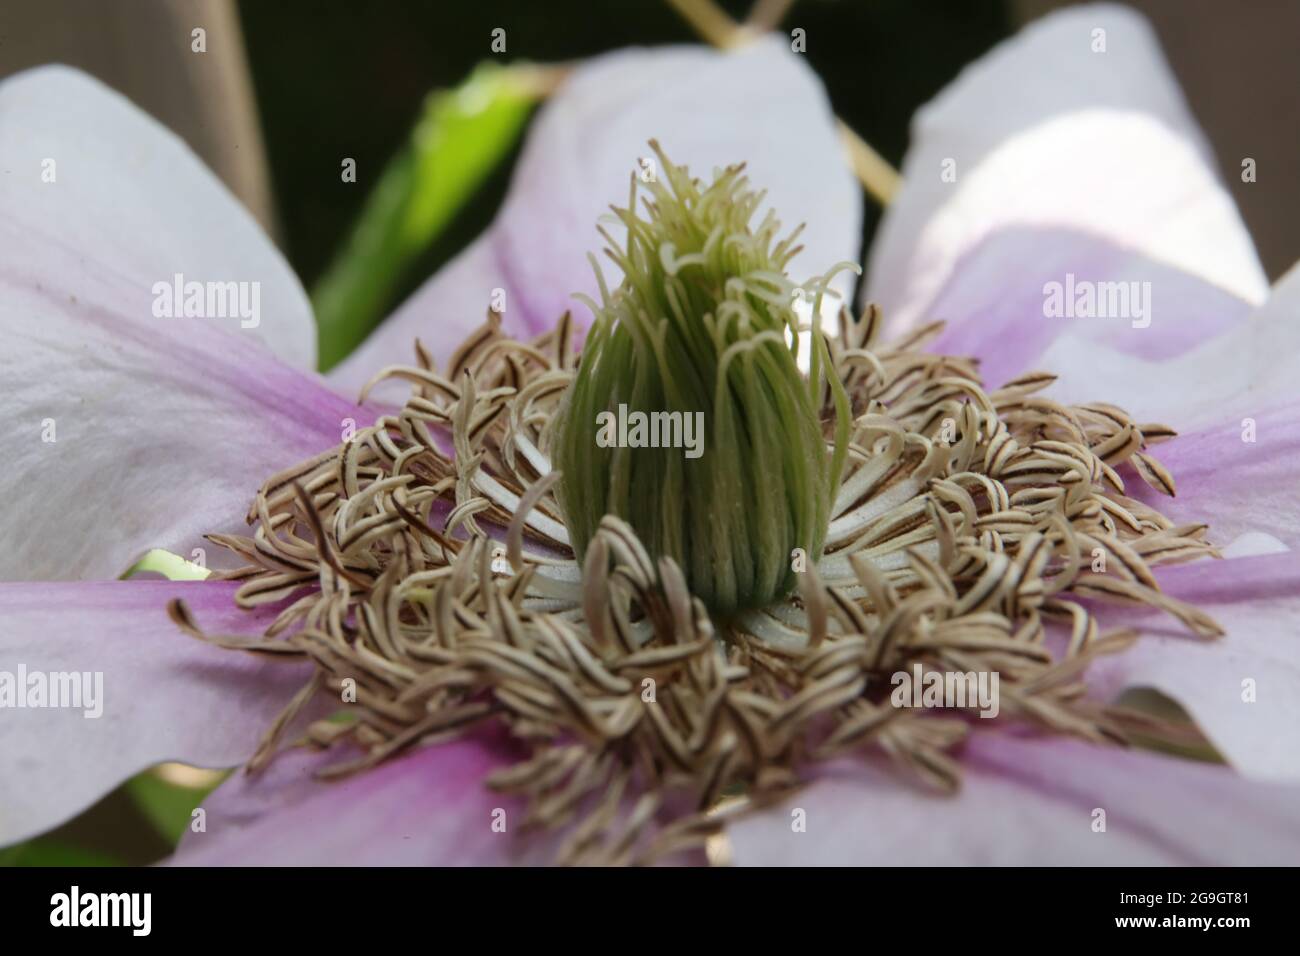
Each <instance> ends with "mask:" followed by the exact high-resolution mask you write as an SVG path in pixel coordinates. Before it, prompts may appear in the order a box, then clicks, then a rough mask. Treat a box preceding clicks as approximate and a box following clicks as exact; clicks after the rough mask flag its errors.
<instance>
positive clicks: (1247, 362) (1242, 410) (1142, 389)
mask: <svg viewBox="0 0 1300 956" xmlns="http://www.w3.org/2000/svg"><path fill="white" fill-rule="evenodd" d="M1192 314H1195V313H1192ZM1154 329H1155V325H1154V323H1153V325H1152V327H1151V328H1150V329H1146V330H1141V331H1136V330H1135V331H1134V333H1133V334H1134V336H1135V337H1136V336H1140V335H1142V334H1144V333H1145V332H1151V331H1153V330H1154ZM1112 346H1113V347H1107V346H1106V345H1104V344H1098V343H1087V344H1086V346H1085V345H1084V344H1083V343H1081V342H1080V341H1079V340H1078V339H1075V338H1070V337H1061V338H1059V339H1057V340H1056V341H1055V342H1054V343H1053V345H1052V346H1051V347H1050V348H1049V349H1048V350H1047V351H1046V352H1045V353H1043V354H1042V355H1040V356H1039V357H1038V358H1037V359H1036V360H1035V361H1034V363H1033V364H1034V365H1035V366H1036V367H1038V368H1043V369H1047V370H1049V371H1051V372H1053V373H1056V374H1057V375H1059V376H1060V378H1059V379H1058V381H1057V382H1056V384H1055V385H1053V387H1052V393H1051V394H1052V397H1053V398H1056V399H1058V400H1061V401H1067V402H1080V401H1094V400H1097V399H1104V400H1106V401H1109V402H1114V403H1115V404H1117V405H1120V406H1122V407H1124V408H1127V409H1128V410H1129V411H1131V412H1133V413H1134V414H1135V415H1137V416H1139V418H1141V420H1143V421H1163V422H1165V423H1167V424H1169V425H1172V426H1174V427H1175V428H1176V429H1178V430H1179V431H1183V432H1188V431H1196V430H1202V429H1206V428H1210V429H1218V428H1220V427H1221V426H1224V425H1225V423H1228V422H1230V421H1234V420H1235V421H1236V422H1237V424H1238V425H1240V424H1241V420H1242V418H1245V417H1256V416H1262V415H1266V414H1268V413H1269V410H1270V409H1275V408H1280V407H1282V406H1285V405H1287V404H1289V403H1292V402H1294V400H1295V397H1296V395H1297V386H1296V383H1297V381H1300V266H1293V267H1292V268H1291V270H1290V271H1289V272H1287V273H1286V275H1284V276H1282V278H1280V279H1279V280H1278V281H1277V283H1276V285H1274V287H1273V289H1272V291H1271V292H1270V294H1269V297H1268V300H1267V301H1266V302H1265V303H1264V304H1263V305H1262V306H1260V307H1259V308H1258V309H1256V310H1254V311H1253V312H1252V313H1251V314H1250V315H1249V317H1247V318H1246V319H1245V320H1244V321H1240V322H1236V323H1234V324H1233V325H1232V327H1231V328H1230V329H1229V330H1228V331H1227V332H1224V333H1223V334H1222V335H1219V336H1217V337H1215V338H1212V339H1210V340H1209V341H1207V342H1204V343H1202V344H1201V345H1199V346H1198V347H1196V348H1195V349H1192V350H1191V351H1188V352H1185V353H1183V354H1179V355H1176V356H1174V357H1172V358H1164V357H1161V356H1159V355H1156V356H1151V355H1148V354H1146V353H1139V352H1135V351H1132V350H1128V351H1121V350H1120V349H1119V347H1118V345H1116V344H1115V343H1112ZM1260 441H1261V442H1262V443H1263V444H1264V446H1265V447H1267V439H1264V438H1261V439H1260ZM1161 451H1162V450H1161ZM1234 457H1235V456H1234ZM1175 477H1177V475H1175Z"/></svg>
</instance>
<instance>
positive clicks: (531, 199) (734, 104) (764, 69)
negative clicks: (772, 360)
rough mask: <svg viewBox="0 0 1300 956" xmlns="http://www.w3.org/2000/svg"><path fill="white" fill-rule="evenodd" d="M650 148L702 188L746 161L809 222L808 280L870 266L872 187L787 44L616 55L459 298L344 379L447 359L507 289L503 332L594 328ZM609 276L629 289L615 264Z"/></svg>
mask: <svg viewBox="0 0 1300 956" xmlns="http://www.w3.org/2000/svg"><path fill="white" fill-rule="evenodd" d="M652 138H654V139H657V140H658V141H659V142H660V144H661V145H662V146H663V148H664V150H665V152H666V153H667V154H668V156H669V158H670V159H672V161H673V162H675V163H678V164H682V165H686V166H689V167H690V169H691V172H692V174H693V175H695V176H696V177H698V178H701V179H708V178H709V177H710V176H711V175H712V173H713V170H714V168H716V167H721V166H725V165H728V164H731V163H736V162H745V163H747V164H748V169H747V172H748V174H749V177H750V180H751V182H752V183H753V184H754V185H755V186H757V187H759V188H762V189H766V190H767V191H768V196H767V205H768V206H770V207H771V208H772V209H773V210H774V211H775V212H776V214H777V216H778V218H779V219H780V220H781V222H782V223H783V224H784V226H785V227H786V228H787V229H789V228H793V227H794V226H796V225H798V224H799V223H800V222H806V223H807V229H806V230H805V232H804V234H803V236H802V237H801V238H802V241H803V245H804V251H803V252H802V253H801V254H800V255H798V256H797V257H796V258H795V259H794V260H793V262H792V263H791V267H790V268H791V274H792V275H793V276H794V277H795V278H796V279H797V280H799V281H802V280H803V279H805V278H809V277H811V276H813V275H820V274H821V273H822V272H824V271H826V270H827V269H829V268H830V267H831V266H834V265H835V264H837V263H838V262H841V261H844V260H848V261H857V258H858V246H859V243H860V232H861V216H862V197H861V190H860V189H859V188H858V185H857V183H856V181H855V180H854V178H853V176H852V173H851V172H850V170H849V167H848V164H847V162H846V160H845V157H844V152H843V149H842V147H841V145H840V142H839V139H838V136H837V133H836V128H835V123H834V117H833V115H832V113H831V109H830V105H829V103H828V101H827V99H826V94H825V91H824V90H823V89H822V86H821V84H820V82H819V81H818V80H817V78H816V76H815V75H814V74H813V72H812V70H811V69H809V67H808V66H807V64H806V62H805V60H804V59H803V58H802V57H800V56H798V55H796V54H794V53H791V52H790V50H789V49H788V47H787V46H786V45H785V44H783V43H781V42H780V41H779V40H776V39H768V40H762V41H759V42H756V43H754V44H752V45H750V46H747V47H744V48H742V49H739V50H737V51H734V52H730V53H721V52H717V51H714V50H709V49H706V48H702V47H667V48H658V49H653V50H651V49H633V50H624V51H619V52H616V53H611V54H608V55H606V56H602V57H598V58H596V59H593V60H589V61H587V62H586V63H584V64H583V65H582V66H580V67H579V68H578V69H577V70H576V71H575V73H574V74H573V75H572V76H571V77H570V78H569V79H568V80H567V81H566V83H565V85H564V87H563V88H562V89H561V90H560V91H559V92H558V93H557V94H556V95H555V96H554V97H553V98H552V99H551V100H550V101H549V102H548V103H547V104H546V106H545V107H544V108H543V110H542V112H541V114H540V115H539V116H538V118H537V120H536V122H535V123H534V124H533V126H532V128H531V129H530V131H529V134H528V139H527V143H526V145H525V148H524V151H523V155H522V157H521V158H520V160H519V165H518V167H517V168H516V169H515V173H514V178H513V180H512V181H511V187H510V193H509V195H508V196H507V198H506V203H505V206H504V207H503V209H502V212H501V214H500V215H499V216H498V218H497V220H496V221H495V222H494V224H493V225H492V227H491V228H490V230H489V232H488V235H487V236H486V237H484V238H483V239H481V240H480V243H486V244H489V245H490V246H491V251H490V252H489V251H488V250H487V249H486V248H481V247H480V246H479V244H476V245H475V247H472V252H467V253H466V254H465V255H464V256H462V258H461V259H458V260H457V261H456V262H455V263H454V264H453V265H452V266H449V267H448V268H449V270H454V271H455V274H456V282H457V284H458V285H459V286H461V287H460V288H456V289H455V290H454V291H452V292H450V293H449V292H448V286H447V284H446V283H445V282H444V281H443V277H442V276H441V275H439V276H435V277H434V278H433V279H432V280H430V281H429V282H428V283H426V284H425V286H424V287H422V288H421V289H420V290H419V291H417V292H416V293H415V295H414V297H413V298H412V300H411V301H409V302H408V303H407V304H406V305H405V306H403V307H402V309H401V310H399V311H398V313H397V314H396V315H394V316H393V317H392V318H391V319H390V320H389V321H388V322H387V323H385V325H384V326H383V327H382V328H381V329H380V330H379V331H378V332H376V333H375V335H374V336H372V338H371V340H370V341H369V342H367V343H366V345H365V346H364V347H363V349H362V351H361V352H359V353H358V354H357V356H356V357H355V358H354V359H352V360H350V361H349V362H348V363H347V364H346V365H345V366H344V367H343V368H342V370H340V371H339V372H338V375H337V377H336V379H335V380H336V381H340V382H343V383H345V384H352V383H355V382H357V381H363V380H364V379H365V378H366V377H367V373H366V372H365V371H363V370H359V369H357V368H356V367H355V366H357V365H361V364H364V365H365V366H366V367H367V368H368V369H369V371H370V372H373V371H374V370H375V369H377V368H378V367H379V366H381V365H385V364H388V363H391V362H396V361H401V362H406V361H409V357H410V348H411V341H412V340H413V339H414V338H415V337H416V336H420V337H421V338H422V340H423V341H424V342H425V344H426V345H428V346H429V347H430V349H431V350H432V351H433V352H435V354H438V355H444V356H445V355H448V354H450V352H451V351H452V350H453V349H454V348H455V346H456V344H458V343H457V339H458V337H459V336H460V335H463V334H464V333H465V332H467V331H469V330H470V329H472V328H473V327H475V326H477V325H478V324H479V323H480V322H481V321H482V316H483V312H484V310H485V309H486V308H487V305H488V301H487V298H486V293H484V291H483V290H484V289H487V290H491V289H492V288H502V289H504V290H505V291H506V296H507V301H506V314H505V323H504V327H505V328H506V329H507V331H510V332H512V333H514V334H516V335H535V334H537V333H539V332H542V331H544V330H546V329H548V328H550V326H551V325H552V324H553V323H554V322H555V321H556V320H557V319H558V318H559V317H560V315H561V314H563V313H564V311H565V310H567V309H574V316H575V318H578V319H579V320H580V321H581V322H582V323H583V324H584V325H585V324H586V322H587V321H588V320H589V316H588V315H587V313H586V310H585V309H584V308H583V307H581V306H579V305H578V304H577V303H575V302H574V300H573V297H572V296H573V293H575V292H582V293H586V294H587V295H590V296H593V297H595V296H596V295H597V284H596V280H595V277H594V275H593V273H592V270H591V266H590V264H589V263H588V261H587V254H588V253H597V254H599V252H600V249H601V248H602V247H603V245H604V242H603V240H602V239H601V238H600V236H599V235H598V234H597V232H596V224H597V219H598V217H600V216H602V215H604V214H606V213H607V212H608V209H609V206H610V205H611V204H615V205H620V206H621V205H625V204H626V202H627V196H628V186H629V180H630V177H631V176H632V174H633V173H634V172H637V171H639V170H640V169H641V167H640V166H639V165H638V164H639V161H640V160H641V159H642V158H644V157H651V156H652V154H651V152H650V149H649V147H648V146H647V141H648V140H650V139H652ZM762 214H763V213H762V212H761V211H760V213H759V215H760V216H761V215H762ZM601 258H603V257H601ZM602 268H604V269H605V270H606V272H607V274H608V277H609V278H610V279H611V280H613V279H616V278H617V276H616V274H615V273H616V271H617V270H615V269H613V267H612V266H611V265H610V264H609V263H608V260H606V261H605V262H604V263H603V265H602ZM852 281H853V280H852V277H851V276H848V275H841V276H840V277H839V279H838V281H837V282H836V284H835V288H836V289H837V290H838V291H839V292H840V294H841V295H844V294H847V292H848V291H849V290H850V289H851V288H852ZM466 289H469V290H472V291H470V292H467V291H465V290H466ZM466 298H468V299H469V301H468V302H465V301H464V300H465V299H466Z"/></svg>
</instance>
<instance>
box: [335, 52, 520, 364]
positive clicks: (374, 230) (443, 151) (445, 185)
mask: <svg viewBox="0 0 1300 956" xmlns="http://www.w3.org/2000/svg"><path fill="white" fill-rule="evenodd" d="M542 76H545V74H544V73H541V72H539V69H538V68H537V67H532V66H528V65H516V66H510V67H503V66H499V65H496V64H492V63H487V64H483V65H481V66H479V67H478V68H477V69H475V70H474V72H473V73H472V74H470V76H469V78H468V79H467V80H465V82H464V83H462V84H461V85H460V86H458V87H457V88H456V89H454V90H439V91H436V92H434V93H431V94H430V95H429V97H428V99H427V100H426V102H425V106H424V111H423V114H422V116H421V118H420V120H419V122H418V123H417V124H416V127H415V130H414V131H413V132H412V134H411V141H410V143H409V144H408V145H407V146H406V147H405V148H403V149H402V151H401V152H400V153H399V154H398V155H397V156H396V157H394V158H393V160H392V161H391V162H390V163H389V165H388V166H387V168H386V169H385V170H384V171H383V173H382V174H381V176H380V179H379V182H378V183H377V184H376V186H375V188H374V189H373V191H372V192H371V193H370V195H369V196H368V197H367V199H366V203H365V206H364V208H363V209H362V211H361V216H360V218H359V219H358V221H357V223H356V225H355V226H354V227H353V230H352V233H351V235H350V236H349V238H348V240H347V242H346V243H345V245H344V247H343V249H342V250H341V252H340V253H339V254H338V256H337V257H336V258H335V260H334V262H333V263H332V264H331V266H330V267H329V269H328V270H327V271H326V273H325V275H324V276H322V277H321V279H320V281H319V282H318V283H317V285H316V288H315V289H314V290H313V292H312V304H313V306H314V307H315V310H316V324H317V329H318V334H319V344H320V362H319V364H320V368H321V370H322V371H326V370H328V369H329V368H331V367H333V366H334V365H337V364H338V363H339V362H340V361H342V360H343V359H344V358H345V357H346V356H347V355H348V353H349V352H351V351H352V350H353V349H354V348H355V347H356V346H357V345H358V344H360V342H361V340H362V339H364V338H365V337H366V335H368V334H369V333H370V331H371V330H372V329H373V328H374V327H375V326H377V325H378V324H379V322H380V321H381V320H382V319H383V317H384V315H385V313H386V311H387V310H388V309H389V307H391V306H392V304H393V302H392V299H393V297H394V294H395V290H396V288H397V286H398V283H399V282H400V281H401V279H402V277H403V275H404V274H405V272H406V270H407V268H408V267H409V266H410V265H411V263H412V262H413V261H414V260H415V259H416V257H417V256H419V254H420V253H421V252H422V251H423V250H425V249H426V248H428V246H429V244H430V243H431V242H432V241H433V240H434V239H435V238H437V236H438V235H439V234H440V233H441V232H442V230H443V229H444V228H445V227H446V225H447V224H448V222H450V221H451V218H452V216H453V215H455V213H456V212H457V210H459V209H460V207H461V206H462V205H463V204H464V203H465V201H466V200H467V199H469V198H470V197H471V196H472V195H473V194H474V192H475V190H476V189H477V188H478V186H479V185H480V184H481V183H482V181H483V179H484V178H485V177H486V176H487V175H488V174H489V173H490V172H491V171H492V170H493V169H494V168H495V167H496V165H497V163H499V162H500V161H501V159H502V158H503V157H504V156H505V155H506V154H507V153H508V152H509V150H510V149H511V147H513V146H514V144H515V141H516V140H517V139H518V137H519V134H520V131H521V130H522V129H523V126H524V123H525V121H526V120H527V119H528V115H529V113H530V112H531V110H532V107H533V105H534V104H535V103H536V102H537V100H538V99H539V98H540V97H541V95H542V94H543V92H544V90H545V87H546V82H544V81H539V77H542ZM485 307H486V306H485Z"/></svg>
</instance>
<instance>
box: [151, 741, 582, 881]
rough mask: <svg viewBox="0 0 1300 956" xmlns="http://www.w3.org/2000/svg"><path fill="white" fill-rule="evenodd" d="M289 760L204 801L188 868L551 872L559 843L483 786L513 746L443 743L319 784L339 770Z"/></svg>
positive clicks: (185, 861)
mask: <svg viewBox="0 0 1300 956" xmlns="http://www.w3.org/2000/svg"><path fill="white" fill-rule="evenodd" d="M338 759H339V758H338V757H337V756H334V755H332V754H328V753H327V754H319V753H314V752H311V751H306V750H294V751H289V752H287V753H284V754H282V755H280V756H279V757H277V758H276V760H275V761H273V762H272V763H271V765H270V766H269V767H268V768H267V769H266V770H265V772H263V773H260V774H258V775H256V776H249V775H247V774H243V773H241V774H237V775H235V776H232V777H231V778H230V779H229V780H228V781H226V783H224V784H223V785H222V786H221V787H219V788H218V789H217V790H216V791H215V792H214V793H213V794H212V795H211V796H209V797H208V798H207V800H205V801H204V804H203V809H204V811H205V816H206V826H207V829H206V830H205V831H203V832H198V833H194V832H191V833H187V834H186V835H185V838H184V839H183V840H182V842H181V846H180V849H179V850H178V851H177V853H176V855H175V856H174V857H173V858H172V861H173V862H174V863H176V864H179V865H182V866H190V865H192V866H340V865H346V866H466V865H477V866H496V865H507V864H529V863H531V864H544V863H548V862H550V861H551V860H552V859H553V854H554V852H555V849H556V845H557V843H556V839H555V838H554V837H553V836H550V835H547V834H536V833H532V834H529V833H521V830H522V827H521V823H522V820H523V811H522V809H521V807H520V805H519V804H518V803H517V802H515V801H513V800H511V799H509V798H506V797H502V796H500V795H497V794H494V793H493V792H492V791H490V790H488V789H487V788H486V787H485V786H484V785H483V778H484V776H485V775H486V774H487V773H489V772H490V771H492V770H494V769H496V768H498V767H500V766H502V765H503V762H504V760H505V759H506V751H505V749H504V747H501V746H497V745H494V744H489V743H485V742H484V741H483V739H482V738H481V737H477V738H475V739H472V740H459V741H454V742H451V743H446V744H435V745H432V746H429V747H425V748H423V749H421V750H417V751H415V752H414V753H412V754H409V755H407V756H405V757H402V758H400V759H397V760H393V761H390V762H388V763H385V764H381V765H380V766H379V767H376V768H374V769H372V770H369V771H367V772H365V773H362V774H358V775H354V776H349V777H344V778H342V779H340V780H336V781H322V780H320V779H318V778H317V777H316V776H315V772H316V770H318V769H319V768H321V767H323V766H327V765H328V764H329V763H331V762H333V761H335V760H338Z"/></svg>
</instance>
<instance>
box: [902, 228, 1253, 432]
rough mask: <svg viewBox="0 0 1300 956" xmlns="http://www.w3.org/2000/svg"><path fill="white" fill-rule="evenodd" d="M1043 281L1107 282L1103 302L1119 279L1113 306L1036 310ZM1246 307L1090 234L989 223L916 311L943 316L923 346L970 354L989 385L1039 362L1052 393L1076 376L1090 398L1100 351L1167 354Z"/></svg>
mask: <svg viewBox="0 0 1300 956" xmlns="http://www.w3.org/2000/svg"><path fill="white" fill-rule="evenodd" d="M1067 276H1068V277H1069V278H1067ZM1052 283H1055V284H1056V285H1057V286H1059V287H1060V290H1061V293H1062V295H1063V296H1064V295H1068V294H1069V290H1078V289H1081V288H1082V287H1083V285H1084V284H1086V283H1092V284H1093V285H1092V288H1093V289H1098V288H1100V289H1107V290H1108V291H1106V292H1105V293H1104V295H1105V297H1106V303H1107V304H1106V306H1105V308H1106V309H1107V310H1109V309H1110V308H1111V305H1110V301H1111V299H1110V295H1111V293H1110V291H1109V289H1108V286H1109V285H1110V284H1113V283H1122V284H1124V286H1126V288H1124V287H1121V288H1119V289H1117V290H1116V293H1115V295H1116V297H1115V299H1114V302H1115V304H1116V306H1117V307H1118V310H1119V311H1120V312H1121V313H1122V314H1120V315H1118V316H1110V315H1109V314H1108V315H1107V316H1106V317H1102V316H1100V315H1095V316H1092V317H1084V316H1077V315H1076V316H1069V315H1058V314H1056V313H1055V312H1053V313H1052V314H1050V315H1049V314H1045V300H1046V298H1047V296H1046V295H1045V294H1044V289H1051V288H1053V286H1052V285H1051V284H1052ZM1112 287H1113V286H1112ZM1074 294H1075V295H1076V296H1077V295H1078V294H1079V293H1078V292H1077V291H1076V292H1075V293H1074ZM1125 297H1127V298H1125ZM1125 302H1127V303H1128V305H1127V307H1126V306H1125ZM1251 311H1252V309H1251V306H1250V304H1249V303H1247V302H1246V301H1245V300H1243V299H1239V298H1237V297H1236V296H1234V295H1230V294H1229V293H1227V292H1224V291H1223V290H1221V289H1219V288H1218V287H1216V286H1214V285H1211V284H1209V283H1207V282H1205V281H1204V280H1202V279H1198V278H1196V277H1195V276H1193V275H1190V274H1189V273H1186V272H1183V271H1180V270H1178V269H1176V268H1173V267H1171V266H1167V265H1163V264H1161V263H1159V262H1157V261H1155V260H1152V259H1148V258H1145V257H1144V256H1141V255H1139V254H1137V253H1134V252H1133V251H1132V250H1129V249H1126V248H1122V247H1120V246H1115V245H1111V244H1109V243H1107V242H1104V241H1101V240H1099V239H1098V238H1097V237H1096V236H1094V235H1089V234H1086V233H1080V232H1071V231H1069V230H1063V229H1058V230H1053V229H1021V230H1006V231H1004V232H998V233H994V234H993V235H990V236H988V237H987V238H985V239H984V241H982V242H981V243H980V244H979V245H978V246H976V247H975V248H973V249H972V250H970V252H969V253H968V254H967V255H965V256H964V257H963V258H962V259H961V260H960V261H959V262H958V263H957V264H956V267H955V268H954V270H953V273H952V275H951V276H950V277H949V279H948V281H947V282H946V283H945V284H944V286H943V288H942V289H941V290H940V291H939V294H938V296H937V298H936V299H935V300H934V302H933V303H932V304H931V305H930V307H929V308H928V310H927V312H926V315H927V316H928V317H931V318H936V319H944V320H945V321H947V322H948V325H947V326H946V327H945V329H944V331H943V333H942V334H941V335H940V336H939V337H938V338H937V339H936V340H935V342H934V344H933V349H934V350H935V351H939V352H944V353H946V354H951V355H967V356H972V357H974V358H976V359H978V360H979V368H980V374H981V376H982V377H983V379H984V381H985V382H986V383H987V384H989V385H990V386H998V385H1001V384H1003V383H1004V382H1007V381H1008V380H1010V379H1012V378H1014V377H1015V376H1017V375H1020V374H1021V373H1023V372H1026V371H1030V370H1036V369H1043V370H1046V371H1050V372H1052V373H1053V374H1057V375H1060V376H1062V377H1063V378H1066V379H1069V381H1068V382H1067V383H1066V385H1064V386H1062V389H1060V390H1058V392H1054V393H1053V394H1054V395H1055V394H1065V392H1064V389H1065V388H1066V387H1068V386H1069V385H1073V384H1075V383H1076V382H1078V383H1080V384H1081V385H1083V386H1084V387H1087V388H1088V397H1089V399H1095V398H1096V397H1097V396H1098V395H1099V394H1105V393H1099V392H1098V391H1097V384H1096V376H1095V375H1094V370H1095V369H1096V366H1097V364H1098V362H1099V356H1100V355H1102V354H1106V355H1110V354H1118V355H1120V356H1122V357H1125V358H1127V357H1129V356H1133V357H1134V358H1135V359H1136V360H1138V361H1141V362H1145V363H1148V364H1157V363H1161V362H1168V361H1169V360H1171V359H1173V358H1175V357H1177V356H1180V355H1184V354H1186V353H1189V352H1192V351H1194V350H1196V349H1197V348H1198V347H1200V346H1201V345H1203V344H1204V343H1205V342H1206V341H1207V340H1210V339H1213V338H1215V337H1216V336H1220V335H1223V334H1226V333H1228V332H1229V331H1230V330H1233V329H1234V328H1240V327H1241V326H1243V325H1245V320H1246V319H1247V317H1248V316H1249V315H1250V314H1251ZM886 318H887V319H888V314H887V313H886ZM1107 397H1108V398H1110V396H1109V395H1107ZM1139 407H1141V406H1139Z"/></svg>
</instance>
